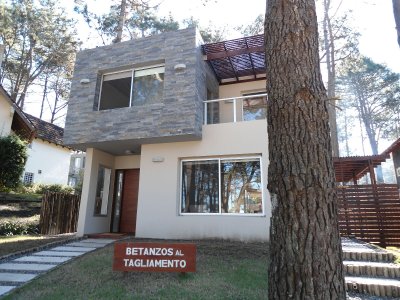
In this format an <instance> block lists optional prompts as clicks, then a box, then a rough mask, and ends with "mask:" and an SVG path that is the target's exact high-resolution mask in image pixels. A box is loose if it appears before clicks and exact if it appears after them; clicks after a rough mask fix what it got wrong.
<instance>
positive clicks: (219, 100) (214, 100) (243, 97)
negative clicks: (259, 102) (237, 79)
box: [203, 93, 268, 103]
mask: <svg viewBox="0 0 400 300" xmlns="http://www.w3.org/2000/svg"><path fill="white" fill-rule="evenodd" d="M264 96H268V94H267V93H263V94H257V95H249V96H240V97H231V98H220V99H212V100H204V101H203V102H204V103H211V102H222V101H229V100H235V99H236V100H240V99H248V98H258V97H264Z"/></svg>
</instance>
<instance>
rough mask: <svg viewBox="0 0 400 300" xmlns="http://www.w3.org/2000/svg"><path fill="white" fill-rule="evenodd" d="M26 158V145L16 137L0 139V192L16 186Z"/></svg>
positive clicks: (10, 136) (12, 135)
mask: <svg viewBox="0 0 400 300" xmlns="http://www.w3.org/2000/svg"><path fill="white" fill-rule="evenodd" d="M27 158H28V153H27V147H26V143H25V142H23V141H22V140H21V139H20V138H19V137H18V136H16V135H14V134H11V135H9V136H6V137H0V191H8V190H9V189H12V188H16V187H17V186H18V184H19V183H20V178H21V176H22V172H23V171H24V168H25V163H26V160H27Z"/></svg>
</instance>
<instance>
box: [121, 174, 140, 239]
mask: <svg viewBox="0 0 400 300" xmlns="http://www.w3.org/2000/svg"><path fill="white" fill-rule="evenodd" d="M139 173H140V170H139V169H132V170H124V179H123V189H122V205H121V219H120V223H119V232H127V233H135V231H136V213H137V203H138V191H139Z"/></svg>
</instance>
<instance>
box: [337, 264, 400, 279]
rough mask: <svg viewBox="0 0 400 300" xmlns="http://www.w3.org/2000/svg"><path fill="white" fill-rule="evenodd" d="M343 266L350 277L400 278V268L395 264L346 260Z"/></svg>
mask: <svg viewBox="0 0 400 300" xmlns="http://www.w3.org/2000/svg"><path fill="white" fill-rule="evenodd" d="M343 266H344V270H345V274H346V275H348V276H366V277H383V278H400V266H399V265H396V264H393V263H382V262H367V261H349V260H346V261H343Z"/></svg>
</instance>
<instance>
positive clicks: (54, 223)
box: [39, 192, 80, 234]
mask: <svg viewBox="0 0 400 300" xmlns="http://www.w3.org/2000/svg"><path fill="white" fill-rule="evenodd" d="M79 203H80V196H79V195H71V194H64V193H50V192H48V193H45V195H44V196H43V199H42V206H41V210H40V221H39V227H40V233H41V234H61V233H68V232H76V229H77V222H78V214H79Z"/></svg>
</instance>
